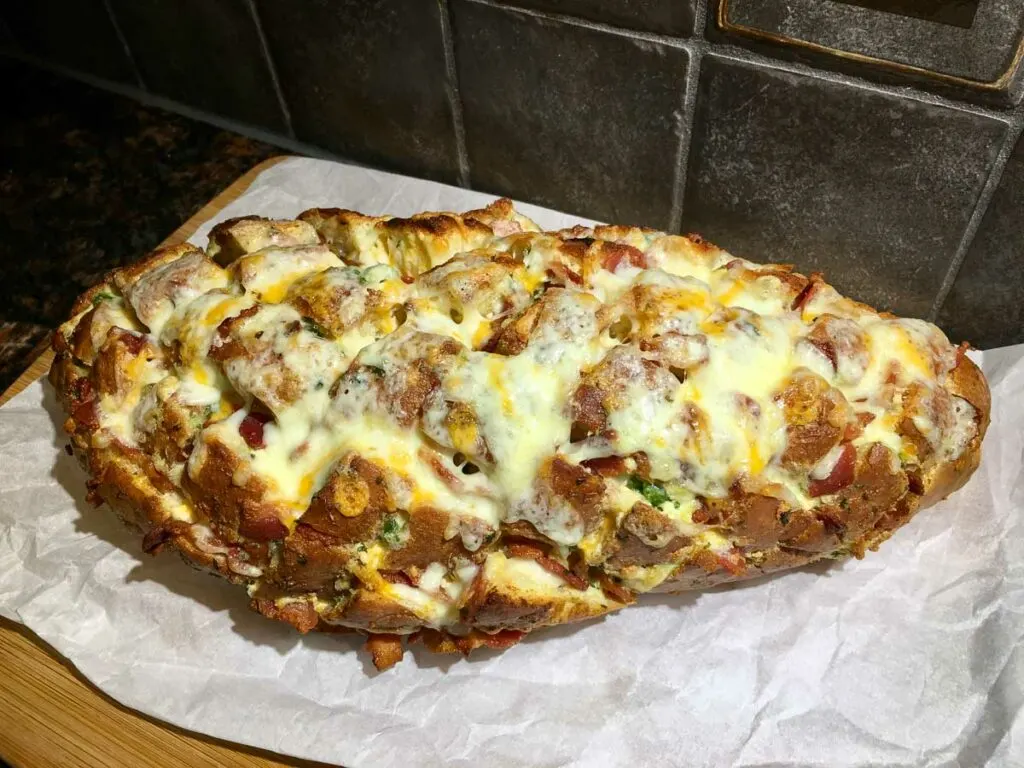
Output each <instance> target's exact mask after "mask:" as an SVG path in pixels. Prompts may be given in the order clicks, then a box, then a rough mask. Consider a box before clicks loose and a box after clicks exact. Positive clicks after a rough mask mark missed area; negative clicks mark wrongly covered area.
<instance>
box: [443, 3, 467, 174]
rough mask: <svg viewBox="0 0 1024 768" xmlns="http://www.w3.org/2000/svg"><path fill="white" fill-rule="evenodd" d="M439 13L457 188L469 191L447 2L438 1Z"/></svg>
mask: <svg viewBox="0 0 1024 768" xmlns="http://www.w3.org/2000/svg"><path fill="white" fill-rule="evenodd" d="M438 9H439V10H440V13H441V44H442V45H443V46H444V66H445V70H446V72H447V75H448V85H447V87H446V88H445V91H446V93H447V94H448V105H449V108H450V109H451V111H452V128H453V130H454V132H455V153H456V162H457V163H458V165H459V167H458V170H459V186H460V187H463V188H464V189H471V187H470V181H469V150H467V149H466V124H465V122H464V120H463V116H462V92H461V90H460V89H459V71H458V67H457V66H456V62H455V36H454V34H453V33H452V8H451V3H450V2H449V0H439V2H438Z"/></svg>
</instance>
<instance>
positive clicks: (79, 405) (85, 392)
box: [71, 379, 100, 430]
mask: <svg viewBox="0 0 1024 768" xmlns="http://www.w3.org/2000/svg"><path fill="white" fill-rule="evenodd" d="M71 402H72V408H71V416H72V418H73V419H74V420H75V422H76V423H77V425H78V428H79V429H82V428H83V427H84V428H85V429H87V430H94V429H98V428H99V426H100V420H99V414H98V413H97V411H96V392H95V390H94V389H93V387H92V382H90V381H89V380H88V379H78V381H76V382H75V386H74V391H73V393H72V396H71Z"/></svg>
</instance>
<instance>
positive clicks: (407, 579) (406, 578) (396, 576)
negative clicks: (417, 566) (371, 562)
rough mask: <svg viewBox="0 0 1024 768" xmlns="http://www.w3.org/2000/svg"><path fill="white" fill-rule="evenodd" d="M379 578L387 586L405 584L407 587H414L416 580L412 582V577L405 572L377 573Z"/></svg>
mask: <svg viewBox="0 0 1024 768" xmlns="http://www.w3.org/2000/svg"><path fill="white" fill-rule="evenodd" d="M378 573H380V577H381V578H382V579H384V581H386V582H388V583H389V584H405V586H407V587H415V586H416V585H417V582H418V581H419V580H418V579H417V580H415V581H414V580H413V578H412V576H410V575H409V574H407V573H406V572H405V571H378Z"/></svg>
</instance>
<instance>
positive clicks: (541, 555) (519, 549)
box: [505, 542, 590, 590]
mask: <svg viewBox="0 0 1024 768" xmlns="http://www.w3.org/2000/svg"><path fill="white" fill-rule="evenodd" d="M505 549H506V551H507V552H508V554H509V556H510V557H521V558H524V559H527V560H534V561H536V563H537V565H539V566H540V567H541V568H543V569H544V570H545V571H547V572H548V573H550V574H552V575H554V576H557V577H558V578H560V579H561V580H562V581H564V582H565V583H566V584H568V585H569V586H570V587H572V588H573V589H580V590H585V589H587V587H589V586H590V584H589V583H588V582H587V580H586V579H584V578H581V577H580V576H577V575H576V574H575V573H573V572H572V571H570V570H569V569H568V568H566V567H565V566H564V565H562V564H561V563H560V562H558V561H557V560H555V559H553V558H551V557H548V555H547V553H546V552H545V551H544V550H543V549H541V548H540V547H538V546H537V545H536V544H534V543H533V542H510V543H508V544H507V545H506V547H505Z"/></svg>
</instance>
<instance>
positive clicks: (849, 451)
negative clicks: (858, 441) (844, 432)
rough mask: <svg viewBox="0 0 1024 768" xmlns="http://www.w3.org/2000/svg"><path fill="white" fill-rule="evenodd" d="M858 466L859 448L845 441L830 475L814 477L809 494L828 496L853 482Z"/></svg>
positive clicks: (809, 487)
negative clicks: (820, 478) (819, 478)
mask: <svg viewBox="0 0 1024 768" xmlns="http://www.w3.org/2000/svg"><path fill="white" fill-rule="evenodd" d="M856 467H857V449H856V448H854V447H853V443H844V444H843V450H842V453H840V454H839V458H838V459H837V460H836V463H835V465H834V466H833V467H832V471H831V472H830V473H829V475H828V477H826V478H823V479H822V480H815V479H813V478H812V479H811V483H810V485H809V486H808V488H807V495H808V496H812V497H816V496H827V495H828V494H830V493H835V492H836V491H838V490H841V489H843V488H845V487H846V486H848V485H849V484H850V483H852V482H853V476H854V470H855V469H856Z"/></svg>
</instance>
